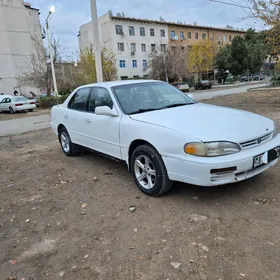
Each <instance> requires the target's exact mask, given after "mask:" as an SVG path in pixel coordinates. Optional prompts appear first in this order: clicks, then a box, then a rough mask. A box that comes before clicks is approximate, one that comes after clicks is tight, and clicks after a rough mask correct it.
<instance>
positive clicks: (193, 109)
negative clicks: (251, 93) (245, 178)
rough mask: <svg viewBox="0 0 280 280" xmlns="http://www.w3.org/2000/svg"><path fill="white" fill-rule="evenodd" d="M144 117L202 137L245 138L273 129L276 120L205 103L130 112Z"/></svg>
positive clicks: (193, 135) (236, 139)
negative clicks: (136, 112) (143, 111)
mask: <svg viewBox="0 0 280 280" xmlns="http://www.w3.org/2000/svg"><path fill="white" fill-rule="evenodd" d="M130 117H131V119H133V120H135V121H141V122H145V123H149V124H153V125H157V126H162V127H166V128H169V129H172V130H176V131H179V132H182V133H184V134H186V135H188V136H192V137H195V138H197V139H199V140H202V141H219V140H225V141H232V142H237V143H240V142H243V141H248V140H252V139H255V138H258V137H260V136H263V135H265V134H268V133H270V132H272V131H273V129H274V124H273V121H272V120H270V119H268V118H265V117H262V116H259V115H256V114H253V113H250V112H246V111H241V110H237V109H231V108H226V107H220V106H213V105H208V104H203V103H197V104H193V105H186V106H180V107H175V108H169V109H163V110H157V111H151V112H145V113H141V114H135V115H131V116H130Z"/></svg>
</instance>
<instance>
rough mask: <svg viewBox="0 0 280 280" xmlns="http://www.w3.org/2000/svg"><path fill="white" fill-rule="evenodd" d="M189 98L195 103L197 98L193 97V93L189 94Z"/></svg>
mask: <svg viewBox="0 0 280 280" xmlns="http://www.w3.org/2000/svg"><path fill="white" fill-rule="evenodd" d="M188 97H190V98H191V99H192V100H194V101H195V98H194V96H193V94H192V93H191V94H188Z"/></svg>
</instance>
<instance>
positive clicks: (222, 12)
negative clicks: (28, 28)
mask: <svg viewBox="0 0 280 280" xmlns="http://www.w3.org/2000/svg"><path fill="white" fill-rule="evenodd" d="M26 1H27V2H30V3H31V5H32V6H33V7H35V8H39V9H40V11H41V22H42V24H43V23H44V19H45V18H46V16H47V13H48V10H49V7H50V6H52V5H55V7H56V11H55V13H54V14H53V15H52V17H51V20H50V30H51V32H53V33H54V36H55V37H56V38H60V41H61V46H62V47H61V53H62V56H63V57H65V58H68V59H71V57H72V56H73V57H76V55H75V53H76V52H77V50H78V38H77V34H78V32H79V27H80V26H81V25H82V24H84V23H87V22H89V21H90V0H26ZM225 1H227V2H233V3H238V1H242V0H225ZM239 3H240V2H239ZM108 10H112V11H113V14H114V15H116V13H118V12H120V13H121V12H124V13H125V15H126V16H129V17H138V18H145V19H159V17H160V16H161V17H163V18H164V19H165V20H166V21H175V22H177V21H178V20H180V21H182V22H185V23H190V24H192V23H193V22H194V21H196V22H197V23H198V24H199V25H208V26H214V27H225V26H226V25H231V26H234V27H238V28H244V29H248V28H250V27H254V21H253V20H249V19H246V20H242V19H243V18H245V17H247V16H248V15H247V14H246V12H244V11H243V10H242V9H240V8H237V7H232V6H227V5H223V4H220V3H213V2H211V1H209V0H172V1H171V0H97V11H98V15H99V16H100V15H103V14H105V13H106V12H108ZM261 27H262V26H261V25H260V24H257V25H256V26H255V28H257V29H261ZM72 53H74V55H73V54H72Z"/></svg>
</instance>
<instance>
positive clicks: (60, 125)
mask: <svg viewBox="0 0 280 280" xmlns="http://www.w3.org/2000/svg"><path fill="white" fill-rule="evenodd" d="M62 128H65V129H66V127H65V125H63V124H62V123H61V124H59V125H58V127H57V132H58V140H59V142H60V137H59V133H60V131H61V129H62ZM66 130H67V129H66Z"/></svg>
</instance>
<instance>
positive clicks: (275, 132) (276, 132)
mask: <svg viewBox="0 0 280 280" xmlns="http://www.w3.org/2000/svg"><path fill="white" fill-rule="evenodd" d="M277 134H278V129H277V127H276V123H275V122H274V130H273V134H272V138H274V137H275V136H276V135H277Z"/></svg>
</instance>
